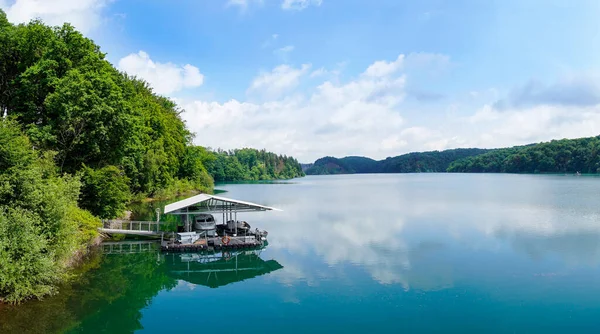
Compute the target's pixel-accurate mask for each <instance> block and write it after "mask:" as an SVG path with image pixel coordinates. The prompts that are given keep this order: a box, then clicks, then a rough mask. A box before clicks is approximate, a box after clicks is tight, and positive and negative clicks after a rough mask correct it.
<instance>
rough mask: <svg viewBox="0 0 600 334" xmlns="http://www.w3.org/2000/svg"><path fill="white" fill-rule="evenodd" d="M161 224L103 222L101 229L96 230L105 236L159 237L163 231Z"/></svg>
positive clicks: (118, 221)
mask: <svg viewBox="0 0 600 334" xmlns="http://www.w3.org/2000/svg"><path fill="white" fill-rule="evenodd" d="M162 224H163V223H161V222H155V221H137V220H118V219H111V220H103V221H102V227H101V228H99V229H98V230H99V231H100V232H101V233H106V234H129V235H143V236H161V235H163V234H165V233H169V232H165V231H161V229H160V225H162Z"/></svg>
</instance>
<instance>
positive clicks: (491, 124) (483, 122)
mask: <svg viewBox="0 0 600 334" xmlns="http://www.w3.org/2000/svg"><path fill="white" fill-rule="evenodd" d="M428 64H430V65H428ZM448 64H450V60H449V59H447V57H445V56H443V55H435V54H434V55H428V54H408V55H405V56H404V55H400V56H398V57H396V58H394V59H393V60H379V61H376V62H373V63H372V64H370V65H368V66H365V69H364V71H362V72H360V71H359V73H360V74H359V75H357V76H356V77H354V78H350V79H347V76H338V75H337V73H335V74H336V75H334V72H336V71H338V70H336V69H335V68H334V69H327V68H318V69H315V70H313V71H311V66H310V65H308V64H305V65H302V66H292V65H287V64H284V65H279V66H277V67H275V68H273V69H272V70H271V71H268V72H267V71H266V72H262V73H260V74H259V75H258V76H257V77H256V78H255V79H254V80H253V81H252V83H251V84H250V87H249V88H248V91H247V93H248V96H249V97H251V98H252V99H251V100H250V101H246V102H244V101H240V100H231V101H228V102H225V103H219V102H209V101H189V100H188V101H182V107H183V108H184V109H185V110H186V112H185V113H183V116H182V117H183V118H184V119H185V120H186V121H187V123H188V125H189V127H190V128H191V130H192V131H194V132H197V134H198V135H197V137H196V139H195V140H196V143H197V144H199V145H204V146H211V147H213V148H217V147H221V148H224V149H231V148H236V147H256V148H266V149H268V150H270V151H274V152H279V153H283V154H289V155H293V156H295V157H297V158H298V159H299V160H300V161H302V162H311V161H314V160H315V159H316V158H319V157H322V156H326V155H333V156H346V155H365V156H370V157H372V158H375V159H382V158H385V157H388V156H395V155H399V154H403V153H407V152H414V151H429V150H443V149H449V148H457V147H506V146H513V145H522V144H528V143H532V142H539V141H547V140H551V139H555V138H564V137H566V138H575V137H582V136H594V135H597V134H598V133H600V105H592V106H580V105H572V106H564V105H555V106H552V105H539V106H531V107H521V108H512V109H502V110H499V109H497V108H495V107H494V105H493V102H494V101H497V97H498V92H497V91H495V90H493V91H492V90H490V91H489V92H488V90H485V89H480V90H478V93H477V94H470V90H466V91H465V92H463V93H460V96H464V101H466V102H464V101H463V102H464V103H461V102H460V101H456V100H451V101H449V103H447V104H445V105H440V104H439V103H440V102H436V103H438V104H437V105H435V106H431V107H427V108H430V109H432V110H434V112H435V113H432V114H427V113H428V112H429V111H428V110H427V109H424V108H425V107H423V106H422V105H415V104H414V100H407V99H406V96H408V94H409V92H410V90H409V89H408V88H407V85H408V82H409V81H410V80H411V78H412V77H414V76H417V75H418V74H419V69H421V70H422V71H429V70H430V69H431V68H432V67H438V68H443V67H447V66H448ZM438 65H439V66H438ZM407 73H411V75H407ZM344 77H345V79H343V80H342V78H344ZM315 81H317V84H316V85H313V83H314V82H315ZM472 95H477V98H474V97H473V96H472ZM256 97H259V98H257V99H254V98H256ZM485 100H487V101H485ZM465 103H466V104H465ZM436 109H437V110H436ZM470 110H472V111H470Z"/></svg>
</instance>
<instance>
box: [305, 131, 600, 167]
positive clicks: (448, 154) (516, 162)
mask: <svg viewBox="0 0 600 334" xmlns="http://www.w3.org/2000/svg"><path fill="white" fill-rule="evenodd" d="M303 166H304V170H305V173H306V174H307V175H326V174H354V173H357V174H361V173H445V172H450V173H531V174H534V173H577V172H579V173H585V174H597V173H600V136H598V137H590V138H580V139H561V140H552V141H550V142H544V143H537V144H530V145H525V146H515V147H511V148H501V149H488V150H486V149H474V148H471V149H452V150H445V151H431V152H414V153H408V154H404V155H400V156H397V157H393V158H387V159H385V160H379V161H377V160H373V159H369V158H366V157H356V156H352V157H345V158H334V157H324V158H321V159H318V160H317V161H315V162H314V163H313V164H309V165H303Z"/></svg>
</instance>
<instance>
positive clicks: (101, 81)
mask: <svg viewBox="0 0 600 334" xmlns="http://www.w3.org/2000/svg"><path fill="white" fill-rule="evenodd" d="M181 112H182V110H181V109H180V108H179V107H178V106H177V105H176V104H175V103H174V102H173V101H171V100H169V99H168V98H166V97H163V96H160V95H157V94H155V93H154V92H153V91H152V88H151V87H150V86H149V85H148V84H147V83H146V82H144V81H143V80H140V79H138V78H134V77H130V76H128V75H127V74H125V73H122V72H120V71H118V70H117V69H115V68H114V66H112V65H111V64H110V63H109V62H108V61H107V60H106V59H105V54H104V53H102V52H101V51H100V47H99V46H98V45H96V44H94V42H93V41H91V40H90V39H88V38H85V37H84V36H83V35H82V34H81V33H79V32H77V31H76V30H75V29H74V28H73V27H72V26H70V25H69V24H65V25H63V26H61V27H50V26H47V25H45V24H44V23H42V22H40V21H32V22H30V23H28V24H20V25H13V24H11V23H9V22H8V20H7V19H6V15H5V13H4V12H3V11H1V10H0V268H1V270H0V301H9V302H16V301H19V300H23V299H25V298H29V297H40V296H42V295H44V294H47V293H51V292H52V291H53V290H54V287H55V285H56V284H57V282H59V281H60V280H61V279H62V278H64V275H65V270H66V268H67V267H68V265H69V263H71V262H72V257H73V256H74V255H75V254H78V253H81V251H82V250H84V249H85V246H86V245H87V244H88V243H89V242H90V241H91V240H92V239H94V238H95V237H96V236H97V232H96V228H97V227H98V224H99V222H100V220H99V219H98V218H115V217H118V216H120V215H122V214H123V212H124V210H125V208H126V206H127V204H128V203H129V202H130V201H131V200H132V199H134V198H144V197H166V196H170V195H175V194H178V193H183V192H188V191H203V192H211V191H212V189H213V185H214V183H213V182H214V181H213V177H214V178H216V179H218V180H246V179H272V178H290V177H295V176H300V175H302V171H301V169H300V165H299V164H298V163H297V161H296V160H295V159H293V158H291V157H285V156H277V155H275V154H273V153H268V152H265V151H257V150H251V149H243V150H236V151H232V152H221V151H218V152H212V151H207V150H206V149H204V148H202V147H198V146H194V145H193V144H192V137H193V134H192V133H190V131H189V130H188V129H187V128H186V125H185V123H184V121H183V120H182V119H181V117H180V114H181ZM207 166H208V167H209V168H210V173H209V171H208V170H207ZM211 174H212V176H211Z"/></svg>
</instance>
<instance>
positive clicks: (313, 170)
mask: <svg viewBox="0 0 600 334" xmlns="http://www.w3.org/2000/svg"><path fill="white" fill-rule="evenodd" d="M486 152H489V150H485V149H476V148H466V149H453V150H445V151H431V152H415V153H408V154H404V155H400V156H397V157H393V158H387V159H385V160H379V161H377V160H373V159H370V158H366V157H357V156H350V157H345V158H334V157H324V158H320V159H318V160H317V161H315V162H314V164H313V165H312V166H311V167H309V168H307V169H306V170H305V173H306V174H307V175H327V174H354V173H357V174H362V173H421V172H423V173H427V172H445V171H446V170H447V169H448V167H449V166H450V164H451V163H452V162H454V161H456V160H459V159H464V158H468V157H472V156H476V155H480V154H484V153H486Z"/></svg>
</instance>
